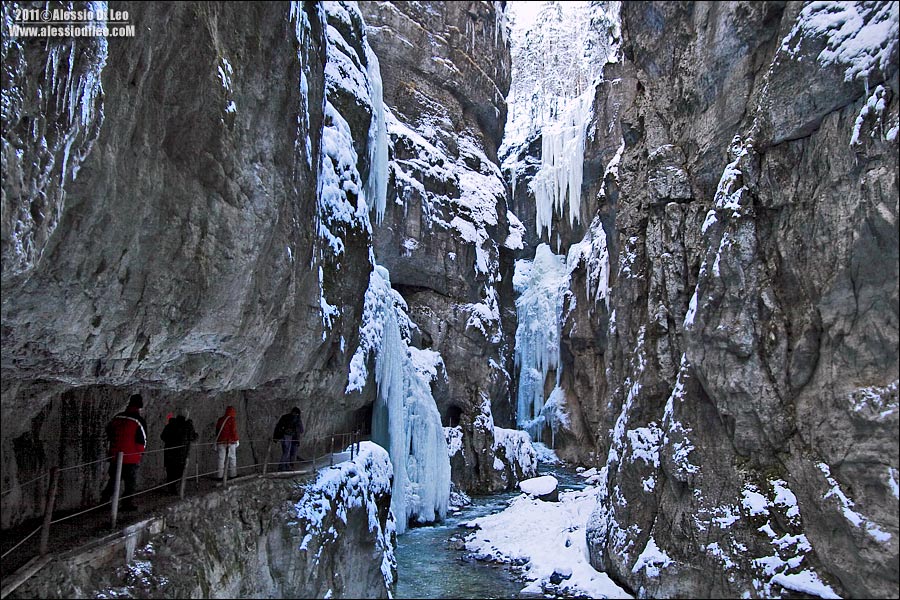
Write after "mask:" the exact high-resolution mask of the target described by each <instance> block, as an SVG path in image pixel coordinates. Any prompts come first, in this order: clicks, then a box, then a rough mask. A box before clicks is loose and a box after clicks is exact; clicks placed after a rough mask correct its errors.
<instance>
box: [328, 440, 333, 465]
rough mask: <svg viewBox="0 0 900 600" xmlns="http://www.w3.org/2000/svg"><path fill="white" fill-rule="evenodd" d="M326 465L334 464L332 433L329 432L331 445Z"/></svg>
mask: <svg viewBox="0 0 900 600" xmlns="http://www.w3.org/2000/svg"><path fill="white" fill-rule="evenodd" d="M328 466H329V467H333V466H334V434H333V433H332V434H331V446H330V448H329V451H328Z"/></svg>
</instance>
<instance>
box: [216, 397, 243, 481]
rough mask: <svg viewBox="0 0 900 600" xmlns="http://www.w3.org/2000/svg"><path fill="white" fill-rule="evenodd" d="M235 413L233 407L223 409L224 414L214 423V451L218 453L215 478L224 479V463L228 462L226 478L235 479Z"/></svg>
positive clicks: (236, 443) (236, 440) (236, 442)
mask: <svg viewBox="0 0 900 600" xmlns="http://www.w3.org/2000/svg"><path fill="white" fill-rule="evenodd" d="M239 445H240V442H239V441H238V429H237V411H236V410H235V409H234V407H233V406H229V407H228V408H226V409H225V414H224V415H223V416H221V417H219V420H218V421H216V450H217V451H218V452H219V465H218V469H217V471H216V478H217V479H222V478H224V477H225V461H226V459H227V460H228V477H229V478H234V477H237V447H238V446H239Z"/></svg>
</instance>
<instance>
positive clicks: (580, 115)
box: [529, 90, 594, 239]
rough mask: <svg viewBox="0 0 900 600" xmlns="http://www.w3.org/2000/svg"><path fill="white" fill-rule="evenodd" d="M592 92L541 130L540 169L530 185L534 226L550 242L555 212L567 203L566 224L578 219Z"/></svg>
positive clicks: (560, 211) (587, 93) (580, 97)
mask: <svg viewBox="0 0 900 600" xmlns="http://www.w3.org/2000/svg"><path fill="white" fill-rule="evenodd" d="M593 96H594V94H593V90H589V91H588V92H585V93H584V94H582V95H581V96H579V97H578V98H576V99H575V100H573V101H572V104H571V105H570V107H569V109H568V110H567V111H566V112H565V113H564V114H563V116H562V118H561V119H560V120H559V121H558V122H556V123H553V124H549V125H545V126H544V128H543V130H542V131H541V168H540V170H539V171H538V172H537V174H536V175H535V176H534V179H532V180H531V183H530V184H529V185H530V187H531V191H532V192H533V193H534V201H535V211H536V219H535V226H536V229H537V234H538V236H540V235H541V234H542V231H543V230H544V229H546V230H547V239H550V233H551V229H552V227H551V225H552V222H553V213H554V211H556V212H559V213H560V214H562V213H563V210H564V207H565V206H566V204H568V211H569V225H570V226H571V225H573V224H574V223H575V221H577V220H579V219H580V211H581V180H582V175H583V167H584V134H585V130H586V129H587V124H588V121H589V120H590V118H591V102H592V100H593Z"/></svg>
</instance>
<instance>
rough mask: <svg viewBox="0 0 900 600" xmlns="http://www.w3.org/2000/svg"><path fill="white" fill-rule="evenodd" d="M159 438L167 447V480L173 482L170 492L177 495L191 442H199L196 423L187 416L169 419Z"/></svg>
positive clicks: (165, 460) (164, 458) (164, 456)
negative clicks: (195, 427)
mask: <svg viewBox="0 0 900 600" xmlns="http://www.w3.org/2000/svg"><path fill="white" fill-rule="evenodd" d="M159 437H160V439H161V440H162V441H163V444H164V445H165V447H166V450H165V452H164V455H163V460H164V462H165V465H166V480H167V481H170V482H171V483H170V484H169V491H170V492H171V493H173V494H177V493H178V482H179V481H180V480H181V476H182V474H183V473H184V467H185V465H186V464H187V459H188V452H189V451H190V449H191V442H194V441H196V440H197V431H196V430H195V429H194V422H193V421H192V420H190V419H188V418H187V417H186V416H185V415H178V416H177V417H174V418H172V419H169V422H168V423H166V426H165V427H164V428H163V430H162V434H160V436H159Z"/></svg>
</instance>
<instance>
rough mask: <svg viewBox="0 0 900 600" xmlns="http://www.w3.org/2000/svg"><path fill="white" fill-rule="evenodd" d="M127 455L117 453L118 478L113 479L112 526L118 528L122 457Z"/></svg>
mask: <svg viewBox="0 0 900 600" xmlns="http://www.w3.org/2000/svg"><path fill="white" fill-rule="evenodd" d="M124 457H125V453H124V452H119V453H117V454H116V478H115V479H114V480H113V493H112V527H113V529H115V528H116V521H117V520H118V518H119V494H120V493H121V491H122V459H123V458H124Z"/></svg>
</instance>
